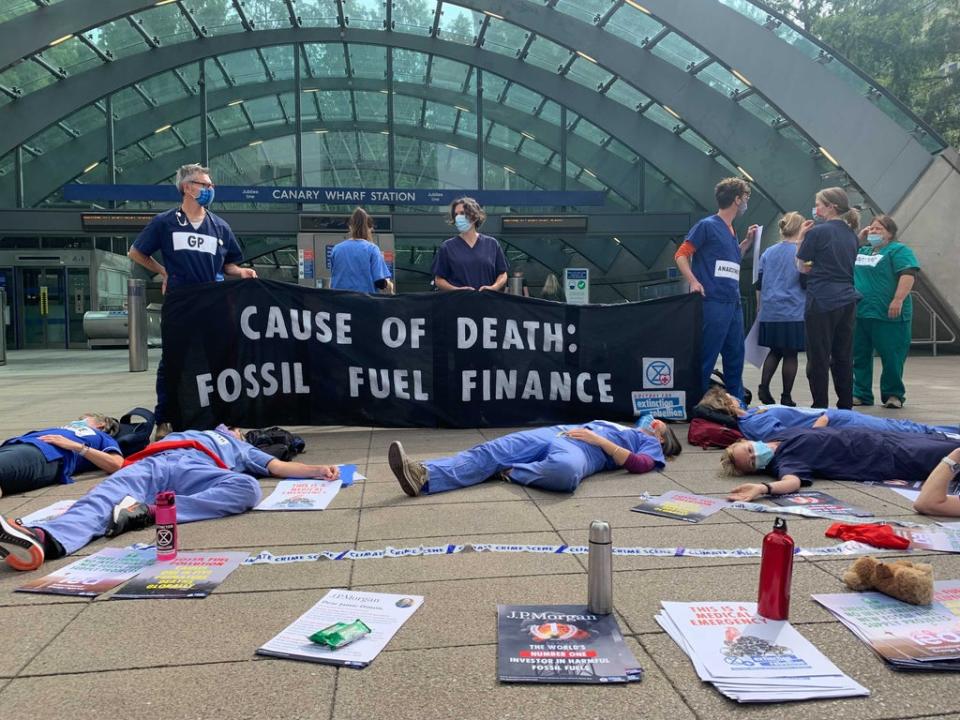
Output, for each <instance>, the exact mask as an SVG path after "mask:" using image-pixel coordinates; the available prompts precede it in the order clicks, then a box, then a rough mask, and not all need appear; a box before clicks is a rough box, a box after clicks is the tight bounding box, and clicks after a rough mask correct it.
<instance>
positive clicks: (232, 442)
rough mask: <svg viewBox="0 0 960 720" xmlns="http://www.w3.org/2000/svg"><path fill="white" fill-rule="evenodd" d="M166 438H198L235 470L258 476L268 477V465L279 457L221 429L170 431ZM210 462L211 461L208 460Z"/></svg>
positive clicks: (198, 440)
mask: <svg viewBox="0 0 960 720" xmlns="http://www.w3.org/2000/svg"><path fill="white" fill-rule="evenodd" d="M164 440H196V441H197V442H199V443H200V444H202V445H203V446H204V447H205V448H207V449H208V450H210V451H211V452H212V453H213V454H214V455H216V456H218V457H219V458H220V459H221V460H223V464H224V465H226V466H227V467H228V468H230V469H231V470H233V471H234V472H246V473H250V474H251V475H256V476H258V477H267V476H268V475H269V474H270V471H269V470H267V465H269V464H270V461H271V460H276V459H277V458H275V457H274V456H273V455H268V454H267V453H265V452H263V450H260V449H258V448H255V447H254V446H253V445H251V444H250V443H248V442H244V441H243V440H237V439H236V438H235V437H233V436H232V435H230V434H229V433H226V432H222V431H220V430H184V431H183V432H177V433H170V434H169V435H167V436H166V437H165V438H164ZM174 452H176V451H174ZM208 462H211V461H210V460H208Z"/></svg>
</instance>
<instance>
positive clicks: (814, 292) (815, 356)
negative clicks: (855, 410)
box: [797, 187, 860, 410]
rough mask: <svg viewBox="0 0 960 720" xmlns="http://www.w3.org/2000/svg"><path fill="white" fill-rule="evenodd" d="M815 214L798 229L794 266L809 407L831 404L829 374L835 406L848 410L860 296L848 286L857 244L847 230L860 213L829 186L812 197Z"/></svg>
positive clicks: (854, 222)
mask: <svg viewBox="0 0 960 720" xmlns="http://www.w3.org/2000/svg"><path fill="white" fill-rule="evenodd" d="M815 202H816V204H815V206H814V216H815V217H816V218H819V219H820V220H822V221H823V222H821V223H820V224H817V225H815V224H814V221H813V220H807V221H806V222H804V223H803V225H802V226H801V228H800V232H801V234H802V236H803V237H802V239H801V241H800V247H799V248H798V249H797V268H798V269H799V270H800V272H801V273H803V274H804V275H806V276H807V300H806V310H805V312H804V335H805V337H804V342H805V344H806V348H807V380H808V382H809V383H810V393H811V395H813V407H818V408H825V407H827V406H828V405H829V404H830V397H829V393H830V375H831V374H832V375H833V388H834V391H835V392H836V393H837V407H838V408H841V409H844V410H849V409H850V408H851V407H853V326H854V323H855V321H856V313H857V300H858V299H859V298H860V293H858V292H857V291H856V289H855V288H854V286H853V267H854V264H855V263H856V260H857V251H858V249H859V246H860V243H859V241H858V240H857V235H856V233H855V232H854V231H853V230H852V229H851V228H852V227H855V226H856V225H857V224H858V223H859V221H860V214H859V213H858V212H857V210H855V209H853V208H851V207H850V200H849V199H848V198H847V193H846V192H845V191H844V190H843V188H838V187H832V188H826V189H825V190H821V191H820V192H818V193H817V195H816V201H815Z"/></svg>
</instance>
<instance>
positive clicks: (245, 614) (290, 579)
mask: <svg viewBox="0 0 960 720" xmlns="http://www.w3.org/2000/svg"><path fill="white" fill-rule="evenodd" d="M155 363H156V355H155V354H154V355H153V360H152V365H151V367H155V366H156V364H155ZM126 370H127V362H126V355H125V354H124V353H123V352H118V351H101V352H96V353H87V352H71V353H56V352H45V353H37V352H26V351H21V352H13V353H10V362H9V364H8V365H7V366H6V367H0V437H8V436H10V435H12V434H16V433H19V432H22V431H24V430H25V429H28V428H34V427H43V426H49V425H55V424H59V423H60V422H62V421H64V420H68V419H71V418H74V417H76V416H77V415H78V414H79V413H81V412H83V411H86V410H91V409H100V410H103V411H107V412H111V413H115V414H120V413H121V412H123V411H125V410H127V409H129V408H130V407H133V406H134V405H137V404H147V405H150V404H151V403H152V397H153V393H152V387H153V373H152V372H150V373H139V374H131V373H128V372H126ZM907 370H908V372H907V375H908V389H909V401H908V404H907V408H906V409H905V410H903V411H902V414H903V415H904V416H905V417H911V418H914V419H918V420H923V421H928V422H936V423H947V422H951V421H952V422H956V421H957V416H958V408H960V389H958V387H957V382H956V378H957V370H958V360H957V358H955V357H946V358H913V359H911V360H910V362H909V363H908V366H907ZM801 377H802V376H801ZM748 385H749V386H751V387H756V375H755V373H753V374H751V375H750V376H748ZM798 385H805V383H804V382H800V383H798ZM777 389H778V385H777V386H776V387H775V390H777ZM775 394H778V393H776V392H775ZM795 398H796V399H797V400H798V401H801V402H804V401H805V402H809V395H808V394H807V392H806V389H805V387H801V388H798V391H797V392H796V393H795ZM872 412H893V411H882V410H876V409H872ZM678 429H680V430H681V431H683V432H684V434H685V430H686V428H685V426H680V427H679V428H678ZM504 432H508V431H507V430H499V429H498V430H399V431H398V430H387V429H377V428H362V427H360V428H356V427H334V428H304V429H302V434H303V435H304V436H305V438H306V440H307V447H308V452H307V454H306V456H305V459H306V460H308V461H316V462H355V463H357V464H358V465H359V466H360V469H361V470H362V471H363V472H364V473H365V474H366V475H367V476H368V478H369V479H368V480H367V481H366V482H364V483H358V484H356V485H354V486H353V487H350V488H347V489H345V490H343V491H342V492H341V493H340V494H339V495H338V497H337V498H336V500H335V501H334V503H333V504H332V505H331V507H330V508H329V509H328V510H326V511H324V512H322V513H296V514H294V513H290V514H283V513H264V514H261V513H248V514H246V515H242V516H238V517H233V518H228V519H223V520H216V521H211V522H205V523H197V524H193V525H188V526H184V527H183V528H182V533H181V538H182V542H183V546H184V548H185V549H189V550H200V549H214V548H216V549H239V550H246V551H250V552H257V551H260V550H269V551H271V552H274V553H293V552H306V551H314V550H317V549H321V548H322V549H346V548H381V547H384V546H386V545H388V544H389V545H393V546H396V547H402V546H415V545H418V544H420V543H428V544H436V543H438V541H441V540H443V541H446V540H451V541H452V540H456V541H472V540H473V541H479V542H488V541H498V542H511V543H537V544H540V543H569V544H574V543H583V542H584V541H585V539H586V528H587V526H588V524H589V522H590V521H591V520H593V519H596V518H600V519H606V520H608V521H610V522H611V524H612V525H613V527H614V540H615V542H616V544H618V545H626V546H629V545H647V546H676V545H681V546H686V547H743V546H754V547H756V546H759V544H760V541H761V538H762V536H763V534H764V533H765V532H766V531H767V529H768V526H769V525H770V520H769V518H764V517H761V516H758V515H754V514H750V513H745V512H726V511H725V512H721V513H719V514H718V515H716V516H714V517H712V518H710V520H709V521H707V522H704V523H702V524H700V525H696V526H690V525H687V524H684V523H672V522H670V521H667V520H664V519H660V518H656V517H652V516H648V515H640V514H637V513H631V512H630V511H629V508H630V507H631V506H632V505H633V504H634V502H635V500H636V496H637V495H638V494H639V493H640V492H642V491H644V490H647V491H650V492H660V491H665V490H668V489H671V488H683V489H686V490H690V491H696V492H699V493H705V494H715V495H720V494H722V493H723V492H724V491H725V490H727V489H728V488H729V486H730V483H729V481H727V480H724V479H721V478H719V477H718V474H717V464H718V454H717V453H716V452H704V451H701V450H699V449H695V448H691V447H686V448H685V450H684V453H683V454H682V455H681V456H680V458H678V459H677V460H676V461H674V462H671V463H670V464H669V465H668V466H667V468H666V470H665V471H664V472H662V473H658V474H650V475H645V476H642V477H632V476H629V475H627V474H625V473H622V472H617V473H610V474H608V475H604V476H597V477H594V478H591V479H590V480H588V481H587V482H585V483H584V484H583V485H582V486H581V487H580V489H579V490H578V491H577V493H576V494H575V495H573V496H557V495H553V494H549V493H543V492H537V491H532V490H529V491H528V490H525V489H523V488H520V487H516V486H512V485H508V484H492V483H491V484H487V485H481V486H478V487H475V488H471V489H468V490H462V491H459V492H455V493H449V494H446V495H440V496H435V497H425V498H419V499H413V500H411V499H408V498H406V497H405V496H404V495H403V494H402V493H401V491H400V489H399V487H398V486H397V484H396V482H395V481H394V480H393V478H392V476H391V475H390V472H389V469H388V468H387V465H386V450H387V445H388V443H389V441H390V440H392V439H394V438H398V439H401V440H402V441H403V442H404V444H405V447H406V448H407V449H408V450H409V451H410V452H411V454H412V455H414V456H415V457H419V458H426V457H428V456H436V455H439V454H445V453H450V452H454V451H457V450H461V449H464V448H466V447H468V446H470V445H472V444H474V443H476V442H480V441H482V440H484V439H486V438H490V437H494V436H496V435H498V434H500V433H504ZM98 480H99V477H97V476H87V477H85V478H83V479H82V480H81V481H79V482H78V483H77V484H75V485H69V486H63V485H62V486H58V487H53V488H46V489H43V490H40V491H37V492H34V493H29V494H28V495H21V496H12V497H6V498H2V499H0V512H3V513H5V514H7V515H14V516H15V515H19V514H23V513H27V512H30V511H33V510H36V509H39V508H41V507H44V506H45V505H47V504H49V503H50V502H52V501H54V500H57V499H59V498H65V497H79V496H80V495H81V494H82V493H83V492H85V491H86V490H87V489H88V488H90V487H92V486H93V485H94V484H95V483H96V482H97V481H98ZM263 485H264V488H265V489H267V490H268V489H269V488H271V487H272V483H271V482H264V483H263ZM817 487H818V489H823V490H826V491H828V492H830V493H832V494H834V495H836V496H837V497H840V498H843V499H846V500H850V501H852V502H855V503H856V504H857V505H860V506H863V507H867V508H869V509H871V510H873V511H874V512H876V513H877V514H878V515H881V516H898V517H913V515H912V512H911V509H910V506H909V504H908V503H907V502H906V501H904V500H903V499H902V498H900V497H899V496H897V495H895V494H894V493H892V492H890V491H888V490H885V489H881V488H870V487H861V486H855V485H852V484H837V483H831V482H820V483H818V484H817ZM826 526H827V522H826V521H821V520H810V519H799V518H798V519H796V520H792V521H791V524H790V530H791V533H792V534H793V536H794V538H795V539H796V540H797V542H798V543H799V544H801V545H807V546H815V545H827V544H831V542H832V541H830V540H827V539H825V538H824V537H823V531H824V529H825V528H826ZM149 538H150V533H149V532H148V531H143V532H141V533H135V534H134V535H133V536H125V537H123V538H118V539H115V540H114V541H112V542H110V543H107V542H104V541H103V540H101V541H98V542H95V543H93V544H92V545H90V546H89V547H87V548H86V549H84V550H83V551H82V553H92V552H95V551H96V550H98V549H100V548H102V547H104V546H105V545H108V544H109V545H117V546H121V545H125V544H127V543H129V542H131V541H132V540H143V541H146V540H148V539H149ZM929 559H930V560H932V562H934V563H935V567H936V572H937V576H938V577H939V578H952V577H960V558H958V557H954V556H952V555H936V556H935V557H931V558H929ZM67 562H68V560H61V561H56V562H52V563H50V564H49V565H48V566H47V567H46V568H45V569H44V570H43V571H41V572H43V573H46V572H49V571H50V570H52V569H55V568H56V567H59V566H61V565H64V564H66V563H67ZM846 564H847V562H846V561H833V560H810V559H799V560H798V562H797V565H796V570H795V576H794V596H793V606H792V614H791V619H792V621H793V622H794V623H795V625H796V626H797V627H798V628H799V629H800V631H801V632H802V633H803V634H804V635H806V636H807V637H808V638H809V639H810V640H812V641H813V642H814V643H815V644H816V645H817V646H818V647H820V648H821V649H822V650H823V651H824V652H825V653H826V654H827V656H829V657H830V658H831V659H832V660H833V661H834V662H836V663H837V664H838V665H839V666H840V667H841V668H843V669H844V670H845V671H846V672H848V673H849V674H850V675H852V676H853V677H854V678H855V679H857V680H858V681H859V682H861V683H862V684H864V685H866V686H867V687H868V688H870V689H871V691H872V693H873V694H872V696H871V697H870V698H865V699H852V700H840V701H826V702H817V703H815V704H814V703H796V704H793V705H792V706H790V707H789V708H786V710H785V708H784V707H782V706H766V707H746V706H738V705H736V704H734V703H732V702H729V701H727V700H725V699H724V698H723V697H722V696H720V695H719V694H718V693H717V692H715V691H714V690H713V689H712V688H710V687H709V686H704V685H701V684H700V682H699V681H698V680H697V678H696V676H695V675H694V672H693V670H692V668H691V666H690V663H689V662H688V661H687V659H686V658H685V657H684V656H683V655H682V654H681V652H680V651H679V650H678V649H677V647H676V646H675V645H674V643H673V642H672V641H671V640H670V639H669V638H668V637H667V636H665V635H664V634H663V633H662V632H661V631H660V629H659V628H658V626H657V625H656V624H655V623H654V620H653V615H654V613H655V612H656V611H657V608H658V603H659V601H660V600H752V599H753V598H754V597H755V592H756V582H757V570H758V567H757V562H756V561H755V560H749V559H722V560H709V561H707V560H696V559H686V558H662V559H661V558H657V559H653V558H617V559H615V563H614V569H615V572H616V575H615V586H614V595H615V604H616V611H617V616H618V619H619V621H620V623H621V627H622V628H623V630H624V632H625V634H627V635H628V637H629V640H628V642H629V643H630V645H631V646H632V648H633V650H634V651H635V653H636V655H637V657H638V658H639V660H640V662H641V663H642V665H643V666H644V668H645V669H646V676H645V678H644V680H643V682H642V683H639V684H634V685H631V686H629V687H597V686H590V687H571V686H545V685H539V686H534V685H500V684H498V683H497V680H496V669H495V665H496V610H495V606H496V604H497V603H542V604H554V603H580V602H585V601H586V574H585V563H584V562H583V560H582V559H581V558H578V557H571V556H542V555H490V554H484V555H477V554H471V555H462V556H448V557H436V558H408V559H394V560H391V559H383V560H360V561H353V562H344V561H341V562H322V563H304V564H295V565H287V566H277V567H273V566H264V565H260V566H253V567H241V568H239V569H238V570H236V571H235V572H234V573H233V574H232V575H231V576H230V577H229V578H228V579H227V581H226V582H224V583H223V585H221V587H220V588H219V589H218V590H217V591H216V592H215V593H214V594H213V595H211V596H210V597H208V598H207V599H205V600H183V601H147V600H141V601H130V602H122V603H121V602H105V601H104V600H102V599H101V600H96V601H88V600H81V599H76V598H65V597H57V596H51V595H46V596H45V595H26V594H15V593H13V592H11V591H12V589H13V588H14V587H16V586H17V585H18V584H20V583H22V582H23V581H25V580H26V579H28V578H29V577H33V576H34V575H35V574H30V575H24V574H15V573H13V572H12V571H9V570H8V569H7V568H6V567H5V566H3V567H0V627H2V628H3V632H2V633H0V718H15V717H16V718H22V717H29V716H34V717H42V718H61V717H63V718H71V720H81V719H83V718H103V717H112V716H118V715H122V716H127V717H135V718H136V717H166V718H187V717H189V718H213V717H218V718H221V717H227V718H336V719H337V720H346V719H348V718H364V719H365V720H368V719H370V718H396V717H401V718H424V719H427V718H491V719H492V718H525V719H535V718H556V717H560V716H563V717H577V718H622V717H646V718H661V717H663V718H670V720H680V719H681V718H689V717H697V718H725V717H734V716H746V715H749V716H750V717H754V718H779V717H781V716H782V714H783V713H784V712H785V711H786V712H788V713H798V714H802V715H803V716H805V717H817V718H845V719H847V720H850V719H856V718H891V719H892V718H914V717H954V718H960V694H958V693H957V692H956V691H955V684H956V683H955V679H954V678H953V677H951V676H949V675H936V674H923V675H919V674H918V675H910V674H898V673H895V672H892V671H891V670H888V669H887V668H886V667H885V666H884V665H883V663H882V662H881V661H879V660H878V659H877V658H876V657H874V656H873V655H872V653H871V652H870V651H869V650H868V649H867V648H866V647H865V646H864V645H862V644H861V643H860V642H859V641H857V640H856V639H855V638H854V637H853V635H852V634H851V633H849V632H848V631H846V630H845V629H844V628H843V627H842V626H841V625H840V624H839V623H837V622H835V621H834V620H833V619H832V617H831V616H830V615H829V614H828V613H827V612H826V611H824V610H822V609H821V608H820V607H819V606H817V605H816V604H814V603H813V602H812V601H811V600H810V599H809V596H810V594H811V593H815V592H837V591H840V590H842V585H841V583H840V580H839V577H840V575H841V574H842V571H843V569H844V568H845V566H846ZM331 587H351V588H357V589H368V590H378V591H385V592H398V593H400V592H402V593H406V594H421V595H424V596H425V597H426V602H425V604H424V606H423V607H422V608H421V610H420V611H419V612H418V613H417V614H416V615H415V616H414V617H413V618H412V620H411V621H410V622H409V623H408V624H407V626H406V627H404V628H403V629H402V630H401V631H400V633H399V634H398V635H397V636H396V637H395V638H394V640H393V641H392V642H391V643H390V645H389V646H388V648H387V650H386V651H385V652H384V653H383V654H382V655H381V656H380V657H379V658H377V660H376V661H375V662H374V663H373V665H371V666H370V667H369V668H368V669H366V670H362V671H358V670H348V669H342V670H338V669H335V668H332V667H327V666H322V665H314V664H310V663H298V662H291V661H284V660H275V659H267V658H258V657H256V656H255V655H254V650H255V649H256V648H257V647H258V646H259V645H260V644H262V643H263V642H265V641H266V640H268V639H269V638H271V637H272V636H273V635H274V634H275V633H276V632H278V631H279V630H280V629H281V628H283V627H284V626H285V625H287V624H288V623H289V622H290V621H292V620H293V619H294V618H296V617H297V616H298V615H300V614H301V613H302V612H303V611H304V610H305V609H307V608H308V607H310V606H311V605H312V604H313V603H314V602H316V600H318V599H319V598H320V597H321V596H322V595H323V594H324V593H325V592H326V589H327V588H331Z"/></svg>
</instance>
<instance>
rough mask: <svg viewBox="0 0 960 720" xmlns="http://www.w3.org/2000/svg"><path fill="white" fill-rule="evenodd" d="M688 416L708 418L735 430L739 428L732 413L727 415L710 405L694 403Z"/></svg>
mask: <svg viewBox="0 0 960 720" xmlns="http://www.w3.org/2000/svg"><path fill="white" fill-rule="evenodd" d="M690 417H691V418H694V419H696V418H700V419H701V420H709V421H710V422H712V423H714V424H716V425H723V426H724V427H728V428H731V429H733V430H737V431H739V430H740V425H739V424H738V423H737V419H736V418H735V417H734V416H733V415H727V413H725V412H720V411H719V410H714V409H713V408H712V407H707V406H706V405H694V406H693V410H691V411H690Z"/></svg>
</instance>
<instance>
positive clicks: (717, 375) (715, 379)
mask: <svg viewBox="0 0 960 720" xmlns="http://www.w3.org/2000/svg"><path fill="white" fill-rule="evenodd" d="M715 385H719V386H720V387H722V388H723V389H724V390H726V389H727V386H726V384H725V383H724V381H723V373H722V372H720V371H719V370H714V371H713V373H711V377H710V387H713V386H715ZM743 401H744V402H745V403H746V404H747V405H749V404H750V403H752V402H753V393H752V392H750V390H749V389H747V387H746V386H744V388H743ZM707 419H709V418H707Z"/></svg>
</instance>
